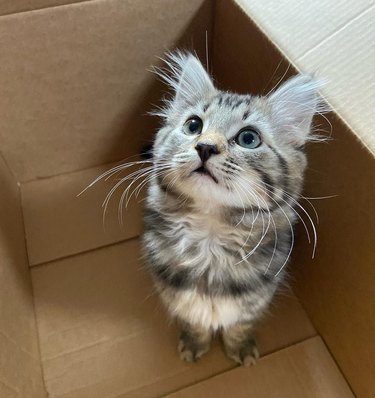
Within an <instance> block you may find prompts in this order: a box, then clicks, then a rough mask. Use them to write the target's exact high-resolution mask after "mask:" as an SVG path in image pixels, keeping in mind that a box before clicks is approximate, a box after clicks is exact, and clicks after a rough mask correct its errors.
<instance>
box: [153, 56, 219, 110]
mask: <svg viewBox="0 0 375 398" xmlns="http://www.w3.org/2000/svg"><path fill="white" fill-rule="evenodd" d="M164 62H165V63H166V65H167V67H166V68H154V72H155V73H156V74H157V75H158V76H159V77H160V78H161V79H162V80H163V81H164V82H166V83H167V84H168V86H169V87H170V88H171V89H172V90H173V92H174V98H173V99H172V100H167V101H166V104H167V108H166V109H162V111H161V112H160V113H159V115H160V116H162V117H168V116H170V114H171V111H172V113H174V112H181V111H182V110H184V109H185V108H186V106H190V105H194V104H195V103H196V102H198V101H199V100H203V99H205V98H207V97H209V96H211V95H212V94H214V93H215V92H216V89H215V87H214V85H213V83H212V80H211V78H210V76H209V75H208V73H207V72H206V70H205V69H204V67H203V65H202V63H201V62H200V61H199V59H198V58H197V57H196V56H194V55H193V54H191V53H189V52H182V51H175V52H171V53H168V54H167V55H166V58H165V59H164Z"/></svg>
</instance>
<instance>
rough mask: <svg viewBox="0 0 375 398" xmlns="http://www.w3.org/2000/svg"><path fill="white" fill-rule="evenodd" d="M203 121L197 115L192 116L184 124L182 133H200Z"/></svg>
mask: <svg viewBox="0 0 375 398" xmlns="http://www.w3.org/2000/svg"><path fill="white" fill-rule="evenodd" d="M202 128H203V122H202V120H201V119H200V118H199V117H198V116H193V117H191V118H190V119H188V120H187V121H186V122H185V124H184V128H183V130H184V133H185V134H188V135H192V134H200V133H201V132H202Z"/></svg>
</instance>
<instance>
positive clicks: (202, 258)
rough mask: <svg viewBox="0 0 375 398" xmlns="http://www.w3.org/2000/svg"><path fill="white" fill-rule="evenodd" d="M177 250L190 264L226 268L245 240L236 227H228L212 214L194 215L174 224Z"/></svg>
mask: <svg viewBox="0 0 375 398" xmlns="http://www.w3.org/2000/svg"><path fill="white" fill-rule="evenodd" d="M174 230H175V232H174V236H175V237H176V238H175V239H176V240H177V245H176V249H177V251H179V252H180V253H176V254H181V255H182V257H185V258H188V259H189V261H190V262H192V261H193V262H194V260H196V261H197V263H200V264H202V263H203V264H206V265H207V264H209V263H212V262H215V263H217V264H222V265H226V264H227V263H228V262H232V261H233V254H235V253H236V250H237V251H238V248H240V247H241V244H242V243H243V241H244V239H243V236H242V234H241V233H239V231H237V230H236V229H235V228H233V227H231V226H228V225H226V224H225V223H223V222H222V221H221V220H220V219H216V218H215V217H214V216H213V215H211V214H192V215H187V216H185V217H182V218H180V219H178V220H176V222H175V228H174Z"/></svg>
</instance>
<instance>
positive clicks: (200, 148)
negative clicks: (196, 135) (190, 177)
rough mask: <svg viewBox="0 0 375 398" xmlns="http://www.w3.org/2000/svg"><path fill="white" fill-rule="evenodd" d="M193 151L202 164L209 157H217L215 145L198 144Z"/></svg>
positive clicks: (217, 151)
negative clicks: (195, 151)
mask: <svg viewBox="0 0 375 398" xmlns="http://www.w3.org/2000/svg"><path fill="white" fill-rule="evenodd" d="M195 149H196V150H197V152H198V155H199V157H200V158H201V161H202V162H205V161H206V160H208V158H209V157H210V156H211V155H217V154H218V153H220V152H219V150H218V148H217V145H214V144H205V143H204V142H198V144H197V145H196V147H195Z"/></svg>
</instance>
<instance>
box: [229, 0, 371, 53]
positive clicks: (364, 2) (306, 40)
mask: <svg viewBox="0 0 375 398" xmlns="http://www.w3.org/2000/svg"><path fill="white" fill-rule="evenodd" d="M235 1H236V2H237V3H238V4H239V5H240V6H241V8H243V9H244V11H245V12H246V13H247V14H248V15H249V16H250V17H251V18H252V19H253V20H254V21H256V23H257V24H258V25H259V26H260V28H261V29H263V30H264V31H265V32H266V33H267V36H269V37H270V39H271V40H273V41H275V42H276V43H277V44H278V45H279V46H280V48H282V50H283V52H284V53H285V55H286V56H287V57H288V58H289V59H292V60H296V59H298V58H299V57H301V56H302V55H303V54H304V53H306V52H307V51H309V50H311V49H312V48H314V47H316V46H317V45H319V44H320V43H321V42H322V41H323V40H325V39H327V37H330V36H332V35H333V34H334V33H335V32H336V31H337V30H339V29H342V27H343V26H345V25H346V24H347V23H348V22H349V21H351V20H352V19H353V18H355V17H356V16H358V15H359V14H360V13H362V12H363V11H365V10H366V9H367V8H369V7H370V6H371V5H373V1H372V0H358V1H356V2H350V3H349V2H348V1H347V0H336V1H334V2H333V1H330V0H320V1H309V0H288V2H280V1H278V0H264V1H262V2H259V1H256V0H235Z"/></svg>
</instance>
